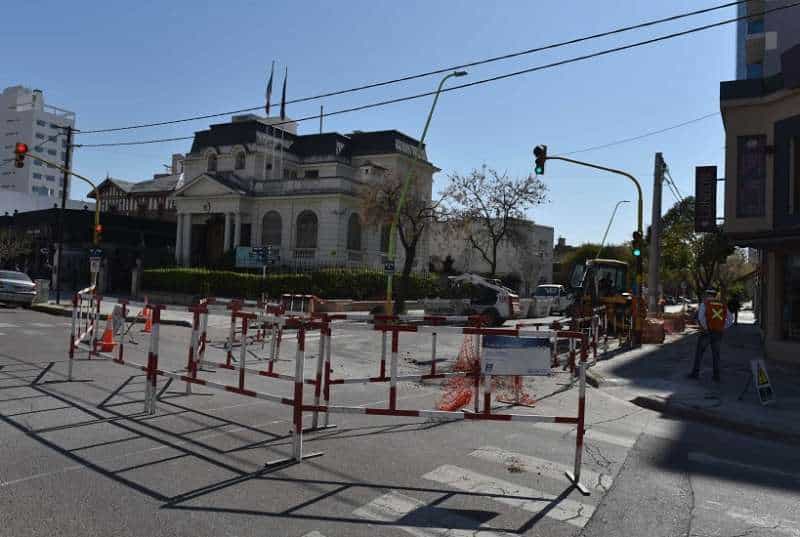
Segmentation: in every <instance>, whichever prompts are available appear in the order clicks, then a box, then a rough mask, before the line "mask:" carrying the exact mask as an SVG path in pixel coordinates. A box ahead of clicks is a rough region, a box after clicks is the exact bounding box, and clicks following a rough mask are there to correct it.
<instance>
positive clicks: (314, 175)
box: [304, 170, 319, 179]
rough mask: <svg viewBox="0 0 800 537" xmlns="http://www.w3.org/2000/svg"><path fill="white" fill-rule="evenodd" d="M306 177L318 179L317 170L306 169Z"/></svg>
mask: <svg viewBox="0 0 800 537" xmlns="http://www.w3.org/2000/svg"><path fill="white" fill-rule="evenodd" d="M304 177H305V178H306V179H318V178H319V170H306V173H305V176H304Z"/></svg>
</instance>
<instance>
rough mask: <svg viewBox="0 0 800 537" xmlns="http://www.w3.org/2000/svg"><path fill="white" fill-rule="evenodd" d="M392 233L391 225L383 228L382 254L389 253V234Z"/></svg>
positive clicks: (385, 225)
mask: <svg viewBox="0 0 800 537" xmlns="http://www.w3.org/2000/svg"><path fill="white" fill-rule="evenodd" d="M391 232H392V225H391V224H383V225H382V226H381V252H388V251H389V234H390V233H391Z"/></svg>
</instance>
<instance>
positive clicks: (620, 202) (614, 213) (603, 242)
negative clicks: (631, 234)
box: [594, 200, 631, 259]
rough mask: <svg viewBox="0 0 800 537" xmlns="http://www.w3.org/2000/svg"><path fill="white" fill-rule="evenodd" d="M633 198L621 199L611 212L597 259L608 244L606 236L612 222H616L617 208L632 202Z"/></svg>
mask: <svg viewBox="0 0 800 537" xmlns="http://www.w3.org/2000/svg"><path fill="white" fill-rule="evenodd" d="M630 202H631V200H619V201H618V202H617V204H616V205H614V211H613V212H612V213H611V218H610V219H609V221H608V225H607V226H606V232H605V233H604V234H603V240H602V241H600V249H599V250H597V255H596V256H594V258H595V259H599V258H600V252H602V251H603V247H604V246H605V245H606V238H607V237H608V231H609V230H610V229H611V224H613V223H614V217H615V216H616V215H617V209H619V206H620V205H622V204H623V203H630Z"/></svg>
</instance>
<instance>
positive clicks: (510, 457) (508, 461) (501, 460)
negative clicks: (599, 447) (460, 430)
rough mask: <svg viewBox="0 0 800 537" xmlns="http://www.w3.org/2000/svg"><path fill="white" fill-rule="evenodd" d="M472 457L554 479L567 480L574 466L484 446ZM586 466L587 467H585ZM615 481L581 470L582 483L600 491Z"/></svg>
mask: <svg viewBox="0 0 800 537" xmlns="http://www.w3.org/2000/svg"><path fill="white" fill-rule="evenodd" d="M470 456H471V457H476V458H478V459H483V460H485V461H489V462H494V463H497V464H501V465H503V466H514V465H516V466H518V467H519V469H520V470H521V471H528V472H530V473H533V472H539V473H541V474H542V475H545V476H547V477H550V478H553V479H562V480H566V478H565V477H564V472H567V471H572V466H568V465H566V464H560V463H557V462H553V461H548V460H545V459H539V458H537V457H533V456H531V455H525V454H522V453H514V452H512V451H506V450H504V449H501V448H499V447H494V446H483V447H481V448H478V449H476V450H475V451H473V452H472V453H470ZM584 466H585V465H584ZM613 481H614V479H613V478H612V477H611V476H610V475H608V474H603V473H600V474H598V473H597V472H595V471H592V470H589V469H588V468H585V467H583V468H581V482H582V483H584V484H585V485H587V486H588V487H591V488H596V489H598V490H604V491H605V490H608V489H609V488H611V484H612V483H613Z"/></svg>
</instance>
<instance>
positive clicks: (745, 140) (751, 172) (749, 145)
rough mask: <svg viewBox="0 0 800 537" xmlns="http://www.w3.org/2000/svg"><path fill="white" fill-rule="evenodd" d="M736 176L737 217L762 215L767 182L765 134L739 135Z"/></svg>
mask: <svg viewBox="0 0 800 537" xmlns="http://www.w3.org/2000/svg"><path fill="white" fill-rule="evenodd" d="M736 176H737V185H736V216H737V218H757V217H762V216H764V212H765V191H766V183H767V137H766V135H763V134H756V135H751V136H739V138H738V162H737V166H736Z"/></svg>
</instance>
